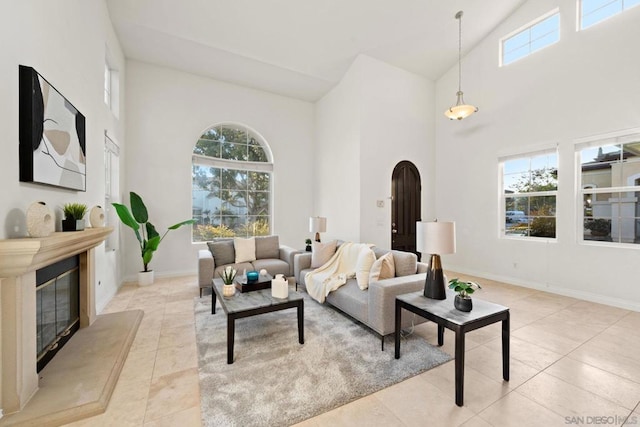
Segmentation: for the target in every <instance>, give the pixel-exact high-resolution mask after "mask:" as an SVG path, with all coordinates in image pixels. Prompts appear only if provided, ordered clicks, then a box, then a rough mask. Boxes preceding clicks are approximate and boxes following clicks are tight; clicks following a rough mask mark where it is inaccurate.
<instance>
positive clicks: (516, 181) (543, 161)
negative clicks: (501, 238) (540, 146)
mask: <svg viewBox="0 0 640 427" xmlns="http://www.w3.org/2000/svg"><path fill="white" fill-rule="evenodd" d="M502 186H503V199H502V200H503V209H504V213H505V219H504V221H505V228H504V235H505V236H524V237H547V238H555V237H556V197H557V192H558V156H557V154H556V153H555V152H553V153H544V154H541V155H536V156H532V157H521V158H516V159H510V160H505V161H504V162H503V179H502Z"/></svg>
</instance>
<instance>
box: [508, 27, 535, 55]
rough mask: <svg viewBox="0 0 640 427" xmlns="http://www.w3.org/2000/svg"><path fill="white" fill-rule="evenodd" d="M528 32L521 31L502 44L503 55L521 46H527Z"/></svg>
mask: <svg viewBox="0 0 640 427" xmlns="http://www.w3.org/2000/svg"><path fill="white" fill-rule="evenodd" d="M529 40H530V37H529V30H528V29H527V30H525V31H522V32H520V33H518V34H516V35H514V36H511V37H509V38H508V39H506V40H505V41H504V42H503V49H504V52H505V53H509V52H513V51H515V50H517V49H520V48H521V47H522V46H527V45H528V44H529Z"/></svg>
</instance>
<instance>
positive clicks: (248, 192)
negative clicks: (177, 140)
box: [192, 124, 273, 242]
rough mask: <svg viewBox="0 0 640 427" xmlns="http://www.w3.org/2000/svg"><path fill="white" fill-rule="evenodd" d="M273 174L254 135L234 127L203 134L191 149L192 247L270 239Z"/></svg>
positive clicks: (262, 143)
mask: <svg viewBox="0 0 640 427" xmlns="http://www.w3.org/2000/svg"><path fill="white" fill-rule="evenodd" d="M272 171H273V163H272V158H271V152H270V150H269V147H268V145H267V143H266V142H265V141H264V139H263V138H262V137H260V136H259V135H258V134H257V133H256V132H254V131H252V130H251V129H249V128H247V127H246V126H242V125H236V124H220V125H216V126H213V127H211V128H209V129H207V130H206V131H205V132H204V133H203V134H202V135H201V136H200V138H199V139H198V141H197V142H196V145H195V147H194V148H193V166H192V178H193V184H192V193H193V218H194V219H196V220H197V224H196V225H195V226H194V227H193V241H194V242H204V241H208V240H211V239H213V238H216V237H234V236H237V237H250V236H264V235H269V234H270V233H271V200H272V197H271V194H272V179H271V173H272Z"/></svg>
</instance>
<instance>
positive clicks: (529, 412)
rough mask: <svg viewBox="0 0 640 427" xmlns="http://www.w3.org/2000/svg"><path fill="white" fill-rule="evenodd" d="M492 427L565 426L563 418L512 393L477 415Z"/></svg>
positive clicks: (514, 392)
mask: <svg viewBox="0 0 640 427" xmlns="http://www.w3.org/2000/svg"><path fill="white" fill-rule="evenodd" d="M479 416H480V418H482V419H483V420H485V421H487V422H488V423H489V424H490V425H492V426H494V427H514V426H517V427H541V426H544V427H555V426H565V425H566V423H565V419H564V417H563V416H561V415H558V414H556V413H554V412H553V411H551V410H549V409H547V408H545V407H544V406H542V405H539V404H537V403H536V402H534V401H532V400H531V399H528V398H526V397H524V396H523V395H521V394H520V393H518V392H517V391H512V392H511V393H509V394H507V395H506V396H505V397H503V398H502V399H500V400H498V401H497V402H496V403H494V404H493V405H491V406H490V407H488V408H487V409H485V410H484V411H482V412H481V413H480V414H479Z"/></svg>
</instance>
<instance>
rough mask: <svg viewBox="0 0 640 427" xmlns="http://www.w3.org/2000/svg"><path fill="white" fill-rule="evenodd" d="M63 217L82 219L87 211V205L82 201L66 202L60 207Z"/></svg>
mask: <svg viewBox="0 0 640 427" xmlns="http://www.w3.org/2000/svg"><path fill="white" fill-rule="evenodd" d="M62 212H63V213H64V217H65V219H75V220H76V221H77V220H79V219H82V217H84V214H85V213H86V212H87V205H84V204H82V203H66V204H65V205H64V206H63V207H62Z"/></svg>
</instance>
